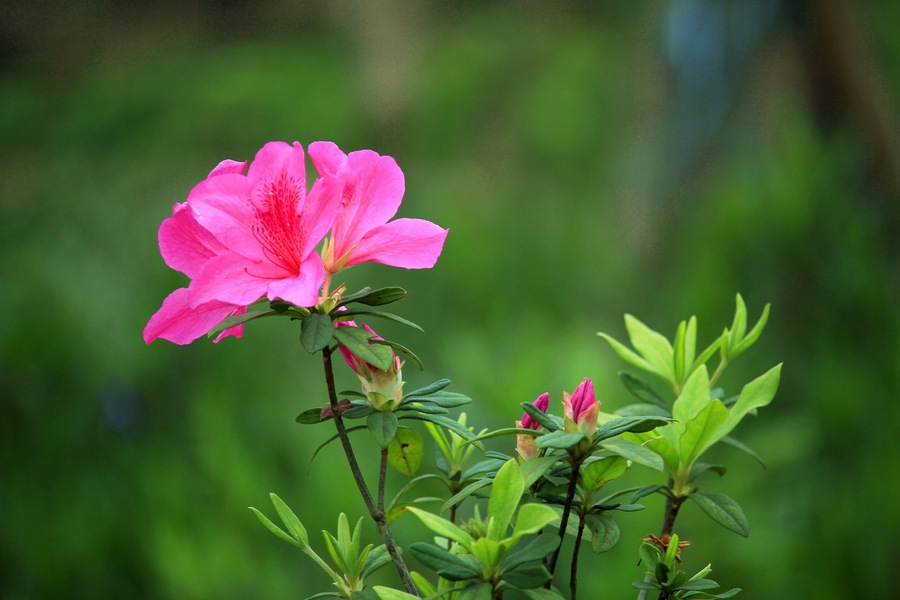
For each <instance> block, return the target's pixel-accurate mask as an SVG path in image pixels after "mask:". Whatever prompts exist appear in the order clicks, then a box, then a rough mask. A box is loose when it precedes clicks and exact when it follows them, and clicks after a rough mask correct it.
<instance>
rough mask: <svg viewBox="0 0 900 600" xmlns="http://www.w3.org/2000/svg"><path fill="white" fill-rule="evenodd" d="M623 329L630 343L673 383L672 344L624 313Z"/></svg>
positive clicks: (673, 357)
mask: <svg viewBox="0 0 900 600" xmlns="http://www.w3.org/2000/svg"><path fill="white" fill-rule="evenodd" d="M625 329H627V330H628V337H629V338H630V339H631V345H632V346H633V347H634V349H635V350H637V351H638V352H639V353H640V354H641V356H643V357H644V359H645V360H646V361H647V362H648V363H650V364H651V365H653V366H654V367H655V368H656V370H657V371H658V372H659V373H661V374H662V375H663V377H664V378H665V379H666V380H667V381H670V382H672V383H675V368H674V362H675V360H674V359H675V356H674V354H675V353H674V350H673V348H672V345H671V344H670V343H669V340H667V339H666V337H665V336H664V335H662V334H661V333H657V332H656V331H653V330H652V329H650V328H649V327H647V326H646V325H644V324H643V323H642V322H641V321H640V320H638V319H637V318H635V317H634V316H633V315H625Z"/></svg>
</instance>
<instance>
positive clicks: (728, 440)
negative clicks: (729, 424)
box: [719, 435, 766, 469]
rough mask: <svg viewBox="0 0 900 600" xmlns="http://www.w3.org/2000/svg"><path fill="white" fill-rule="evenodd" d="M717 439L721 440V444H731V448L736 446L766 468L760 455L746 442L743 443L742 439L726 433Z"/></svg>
mask: <svg viewBox="0 0 900 600" xmlns="http://www.w3.org/2000/svg"><path fill="white" fill-rule="evenodd" d="M719 441H720V442H722V443H723V444H727V445H729V446H731V447H733V448H737V449H738V450H741V451H742V452H745V453H747V454H748V455H749V456H750V458H752V459H753V460H755V461H756V462H758V463H759V465H760V466H761V467H762V468H763V469H765V468H766V463H765V461H764V460H763V459H762V457H761V456H760V455H759V454H757V453H756V452H754V451H753V449H752V448H751V447H750V446H748V445H747V444H745V443H743V442H742V441H740V440H738V439H735V438H733V437H731V436H730V435H726V436H725V437H723V438H722V439H721V440H719Z"/></svg>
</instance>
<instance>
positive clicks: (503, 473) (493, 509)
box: [487, 459, 525, 540]
mask: <svg viewBox="0 0 900 600" xmlns="http://www.w3.org/2000/svg"><path fill="white" fill-rule="evenodd" d="M523 491H525V479H524V478H523V477H522V469H520V468H519V464H518V463H517V462H516V461H515V459H513V460H510V461H508V462H507V463H506V464H505V465H503V466H502V467H500V470H499V471H497V475H496V476H495V477H494V483H493V485H492V486H491V497H490V500H488V518H489V519H490V524H489V525H488V531H487V537H488V539H491V540H501V539H503V538H505V537H506V530H507V529H508V528H509V524H510V522H512V517H513V514H515V512H516V507H517V506H518V505H519V499H520V498H521V497H522V492H523Z"/></svg>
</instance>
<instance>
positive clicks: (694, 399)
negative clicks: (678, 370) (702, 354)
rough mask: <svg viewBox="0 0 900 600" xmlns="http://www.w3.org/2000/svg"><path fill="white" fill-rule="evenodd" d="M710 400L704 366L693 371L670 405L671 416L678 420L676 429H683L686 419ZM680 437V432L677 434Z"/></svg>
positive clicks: (707, 375) (688, 419)
mask: <svg viewBox="0 0 900 600" xmlns="http://www.w3.org/2000/svg"><path fill="white" fill-rule="evenodd" d="M710 402H712V400H711V399H710V396H709V373H708V372H707V370H706V367H705V366H702V365H701V366H700V367H699V368H698V369H697V370H696V371H694V372H693V373H692V374H691V376H690V377H689V378H688V380H687V381H686V382H685V384H684V388H682V390H681V394H679V395H678V398H677V399H676V400H675V404H673V405H672V416H673V417H674V418H675V419H677V420H678V422H679V424H678V426H677V427H676V429H677V430H678V431H684V428H685V426H686V424H687V422H688V421H690V420H691V419H693V418H694V417H696V416H697V415H698V414H699V413H700V411H701V410H703V409H704V408H706V406H707V405H708V404H709V403H710ZM678 437H680V434H679V436H678Z"/></svg>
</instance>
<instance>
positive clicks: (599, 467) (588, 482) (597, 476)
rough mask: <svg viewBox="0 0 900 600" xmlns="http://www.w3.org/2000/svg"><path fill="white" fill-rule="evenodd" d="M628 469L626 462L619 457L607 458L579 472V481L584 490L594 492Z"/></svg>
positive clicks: (596, 461)
mask: <svg viewBox="0 0 900 600" xmlns="http://www.w3.org/2000/svg"><path fill="white" fill-rule="evenodd" d="M627 469H628V461H627V460H625V459H624V458H622V457H621V456H607V457H605V458H601V459H600V460H595V461H594V462H592V463H590V464H589V465H587V466H586V467H585V468H584V469H583V470H582V471H581V481H582V484H583V485H584V487H585V489H586V490H589V491H591V492H594V491H596V490H599V489H600V488H601V487H603V486H604V485H606V484H607V483H609V482H610V481H612V480H613V479H615V478H617V477H619V476H621V475H622V474H623V473H624V472H625V471H626V470H627Z"/></svg>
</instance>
